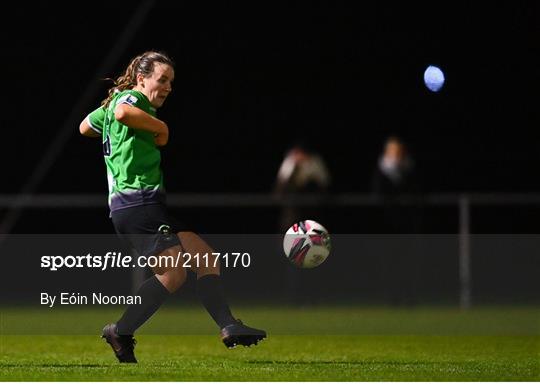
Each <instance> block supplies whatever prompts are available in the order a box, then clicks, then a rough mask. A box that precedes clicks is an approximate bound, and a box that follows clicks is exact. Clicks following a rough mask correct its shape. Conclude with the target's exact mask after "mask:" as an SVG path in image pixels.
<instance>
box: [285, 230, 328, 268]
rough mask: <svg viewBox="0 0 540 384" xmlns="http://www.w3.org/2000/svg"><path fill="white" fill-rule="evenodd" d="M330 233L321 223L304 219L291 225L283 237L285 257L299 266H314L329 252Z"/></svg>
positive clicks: (320, 262)
mask: <svg viewBox="0 0 540 384" xmlns="http://www.w3.org/2000/svg"><path fill="white" fill-rule="evenodd" d="M330 249H331V242H330V234H329V233H328V231H327V230H326V228H324V227H323V226H322V225H321V224H319V223H317V222H316V221H313V220H304V221H300V222H298V223H295V224H293V225H292V227H290V228H289V230H288V231H287V233H286V234H285V237H284V239H283V250H284V251H285V256H287V259H288V260H289V261H290V262H291V263H292V264H293V265H295V266H297V267H299V268H315V267H316V266H318V265H321V264H322V263H323V261H325V260H326V258H327V257H328V255H329V254H330Z"/></svg>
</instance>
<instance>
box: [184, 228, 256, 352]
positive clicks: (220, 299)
mask: <svg viewBox="0 0 540 384" xmlns="http://www.w3.org/2000/svg"><path fill="white" fill-rule="evenodd" d="M178 237H179V238H180V240H181V242H182V247H183V248H184V250H185V252H187V253H189V254H190V255H191V256H195V255H197V254H198V258H199V259H198V263H197V261H196V260H195V261H194V260H193V259H192V260H191V262H190V266H191V269H192V270H193V271H194V272H195V273H196V274H197V291H198V294H199V297H200V299H201V302H202V304H203V305H204V307H205V308H206V310H207V311H208V313H209V314H210V316H211V317H212V319H214V321H215V322H216V324H218V326H219V328H220V329H221V337H222V340H223V343H225V345H226V346H227V347H229V348H230V347H234V346H235V345H236V344H241V345H246V346H249V345H252V344H257V342H258V341H260V340H262V339H264V338H265V337H266V332H265V331H262V330H259V329H255V328H250V327H248V326H246V325H244V324H242V323H241V322H240V321H239V320H237V319H235V318H234V317H233V315H232V313H231V310H230V308H229V304H228V302H227V299H226V297H225V294H224V290H223V286H222V282H221V276H220V264H219V259H216V257H217V255H214V250H213V249H212V248H211V247H210V246H209V245H208V244H207V243H206V242H205V241H204V240H203V239H202V238H201V237H200V236H198V235H197V234H195V233H193V232H179V233H178Z"/></svg>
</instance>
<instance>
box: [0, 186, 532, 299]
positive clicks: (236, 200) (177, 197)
mask: <svg viewBox="0 0 540 384" xmlns="http://www.w3.org/2000/svg"><path fill="white" fill-rule="evenodd" d="M387 201H388V200H387V199H384V198H381V197H380V196H374V195H371V194H335V195H326V196H321V195H314V194H308V195H296V196H289V197H287V198H279V197H277V196H275V195H271V194H234V193H226V194H225V193H223V194H200V193H197V194H169V195H168V196H167V203H168V205H169V206H171V207H280V206H284V205H289V204H294V205H297V206H312V205H318V204H324V206H326V207H332V206H334V207H340V206H341V207H343V206H348V207H354V206H378V205H381V204H383V203H385V202H387ZM391 201H392V202H394V203H399V204H403V205H411V204H421V205H424V206H456V207H457V208H458V212H459V229H458V238H459V281H460V294H459V295H460V297H459V300H460V306H461V308H463V309H467V308H469V307H470V306H471V304H472V298H471V281H472V274H471V250H470V215H471V214H470V207H471V206H472V205H540V194H533V193H529V194H499V193H486V194H478V193H468V194H467V193H454V194H431V195H424V196H401V197H399V198H392V200H391ZM106 203H107V198H106V195H104V194H40V195H31V194H27V195H0V209H7V210H8V213H9V211H10V210H21V209H24V208H95V207H103V206H105V205H106ZM8 216H9V215H8ZM1 224H2V223H0V225H1ZM4 232H5V231H4Z"/></svg>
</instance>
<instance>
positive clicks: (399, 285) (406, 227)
mask: <svg viewBox="0 0 540 384" xmlns="http://www.w3.org/2000/svg"><path fill="white" fill-rule="evenodd" d="M372 192H373V193H374V194H375V196H377V197H379V198H380V199H382V205H383V214H382V218H383V223H382V228H383V230H382V232H383V233H385V234H389V235H390V237H391V241H390V242H388V244H387V247H388V248H387V252H386V254H385V256H384V257H383V260H381V264H382V271H383V279H384V281H385V284H384V285H385V290H386V294H387V299H388V300H389V301H390V303H391V304H394V305H402V304H414V303H415V302H416V299H417V288H418V283H419V281H418V280H419V276H420V268H421V264H422V261H421V260H422V255H421V251H420V248H419V246H418V241H417V238H418V235H419V234H420V233H421V232H422V228H421V227H422V207H421V201H420V200H419V198H420V193H421V183H420V179H419V176H418V171H417V168H416V163H415V161H414V159H413V157H412V154H411V153H410V152H409V149H408V147H407V145H406V144H405V142H404V141H403V140H402V139H401V138H400V137H398V136H390V137H388V138H387V139H386V141H385V143H384V146H383V150H382V153H381V155H380V157H379V159H378V161H377V165H376V167H375V170H374V172H373V179H372ZM398 235H400V236H398ZM403 235H407V236H403Z"/></svg>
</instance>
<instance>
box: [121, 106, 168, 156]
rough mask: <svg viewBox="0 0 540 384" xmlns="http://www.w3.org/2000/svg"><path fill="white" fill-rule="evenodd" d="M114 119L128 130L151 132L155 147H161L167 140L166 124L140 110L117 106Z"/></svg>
mask: <svg viewBox="0 0 540 384" xmlns="http://www.w3.org/2000/svg"><path fill="white" fill-rule="evenodd" d="M114 117H115V119H116V120H118V121H119V122H121V123H122V124H124V125H127V126H128V127H130V128H133V129H140V130H142V131H148V132H152V133H153V134H154V137H155V139H154V141H155V143H156V145H159V146H163V145H165V144H167V141H168V140H169V127H168V126H167V124H165V122H164V121H161V120H159V119H158V118H156V117H154V116H152V115H150V114H148V113H146V112H145V111H143V110H142V109H140V108H137V107H134V106H132V105H130V104H127V103H123V104H119V105H117V106H116V108H115V110H114Z"/></svg>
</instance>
